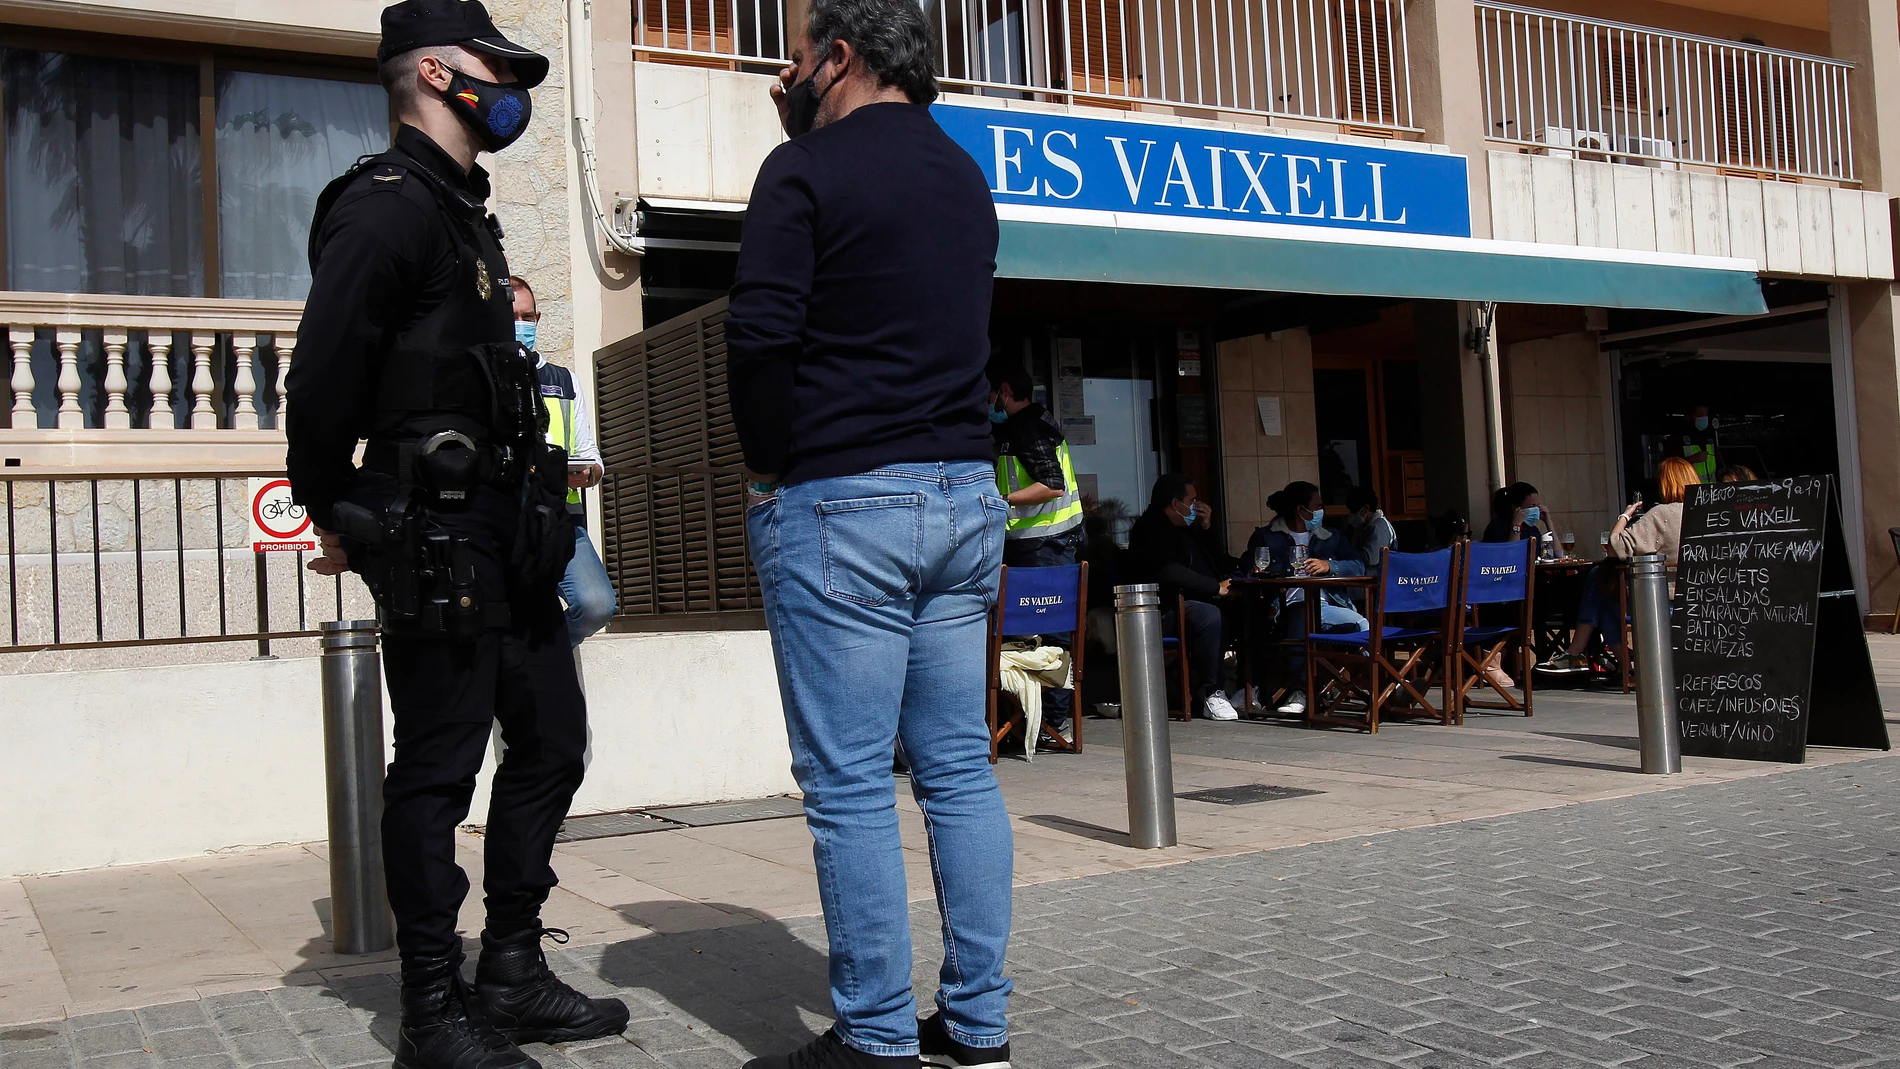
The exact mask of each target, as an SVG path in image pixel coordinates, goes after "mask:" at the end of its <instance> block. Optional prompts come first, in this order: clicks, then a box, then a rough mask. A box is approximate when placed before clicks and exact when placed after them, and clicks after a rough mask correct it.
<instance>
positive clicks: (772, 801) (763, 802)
mask: <svg viewBox="0 0 1900 1069" xmlns="http://www.w3.org/2000/svg"><path fill="white" fill-rule="evenodd" d="M647 813H648V814H649V815H650V816H655V817H659V818H661V819H662V820H670V821H672V822H673V823H675V824H684V825H686V826H687V827H689V828H706V827H711V826H712V825H714V824H744V823H746V822H748V821H754V820H780V819H782V818H785V817H802V816H804V815H805V803H804V802H802V801H800V800H799V799H797V798H753V799H749V800H747V801H743V802H711V803H709V804H706V805H678V806H671V807H668V808H666V809H649V810H647Z"/></svg>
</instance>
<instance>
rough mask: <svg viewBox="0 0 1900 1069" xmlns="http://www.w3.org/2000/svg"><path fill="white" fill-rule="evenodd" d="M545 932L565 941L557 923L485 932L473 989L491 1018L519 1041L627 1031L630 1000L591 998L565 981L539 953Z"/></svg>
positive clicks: (571, 1038)
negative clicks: (506, 933) (510, 931)
mask: <svg viewBox="0 0 1900 1069" xmlns="http://www.w3.org/2000/svg"><path fill="white" fill-rule="evenodd" d="M543 935H549V936H553V937H554V938H555V940H556V941H558V942H562V943H565V942H567V933H566V932H564V931H562V930H560V929H559V928H529V929H528V930H526V931H524V932H517V933H515V934H514V935H510V936H505V937H502V938H496V937H495V936H493V935H491V934H489V933H488V932H483V933H482V956H481V960H480V961H478V962H477V963H476V965H475V994H476V997H477V998H478V999H480V1001H481V1005H482V1011H483V1012H484V1013H485V1014H487V1016H488V1019H489V1020H490V1021H492V1022H493V1023H494V1026H495V1027H496V1028H498V1029H500V1030H501V1032H502V1034H503V1035H505V1036H507V1037H508V1038H509V1039H512V1040H514V1041H515V1042H516V1043H568V1042H573V1041H575V1040H582V1039H599V1038H600V1037H602V1036H617V1035H619V1034H620V1033H622V1032H625V1031H626V1030H627V1018H628V1016H629V1014H628V1012H627V1007H626V1004H625V1003H623V1002H621V1001H620V1000H619V999H613V998H588V997H587V996H586V995H583V994H581V993H580V992H579V991H576V990H574V989H573V988H571V987H569V986H567V985H566V984H564V983H562V982H561V980H560V978H559V977H557V976H555V975H554V973H553V972H552V971H551V970H550V969H549V968H548V959H547V957H546V956H545V955H543V954H542V953H541V937H542V936H543ZM484 1069H486V1067H484Z"/></svg>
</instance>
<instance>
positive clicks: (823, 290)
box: [726, 104, 997, 483]
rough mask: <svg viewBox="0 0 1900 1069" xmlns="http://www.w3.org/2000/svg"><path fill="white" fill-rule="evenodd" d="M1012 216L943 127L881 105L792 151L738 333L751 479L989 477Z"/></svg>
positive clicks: (773, 175)
mask: <svg viewBox="0 0 1900 1069" xmlns="http://www.w3.org/2000/svg"><path fill="white" fill-rule="evenodd" d="M996 240H997V231H996V208H995V206H994V205H993V204H992V203H991V201H990V192H989V186H988V184H987V183H986V182H985V181H984V178H983V172H982V171H981V170H980V169H979V168H978V167H977V165H976V161H975V160H972V159H971V158H970V156H969V154H968V153H966V152H964V151H963V149H962V148H960V147H958V146H957V144H956V142H954V141H952V140H950V137H949V135H947V134H945V133H944V132H943V129H942V128H941V127H939V126H938V125H937V123H936V120H934V119H932V118H931V117H930V109H929V108H927V107H925V106H922V105H917V104H871V105H868V106H865V107H861V108H859V109H857V110H856V111H853V112H852V113H851V114H849V115H847V116H845V117H844V118H843V119H841V120H839V121H837V122H834V123H830V124H828V125H826V126H823V127H820V128H818V129H816V130H813V131H812V132H810V133H808V134H805V135H804V136H802V137H798V138H794V139H793V140H791V141H788V142H786V143H785V144H783V145H780V146H779V147H778V148H777V149H776V150H774V151H773V153H772V154H771V156H769V157H767V158H766V161H765V164H764V166H762V167H761V168H760V169H759V177H758V181H757V183H756V184H755V185H754V186H753V188H752V203H751V204H750V206H749V207H748V208H747V209H746V221H745V231H744V235H743V239H742V241H741V244H740V249H739V268H738V273H737V276H736V278H735V281H734V282H733V286H732V311H731V318H730V319H729V320H728V321H727V323H726V368H727V388H728V390H730V392H731V395H732V415H733V419H734V421H735V422H736V423H737V425H738V431H739V442H740V445H741V446H742V447H743V448H744V450H745V460H746V465H747V466H748V467H750V468H751V469H752V470H753V471H756V472H759V473H762V474H769V475H777V476H778V477H779V479H780V481H782V482H788V483H791V482H804V481H808V480H811V479H823V478H831V477H834V476H840V475H855V474H858V473H860V472H865V471H869V470H871V469H873V468H876V467H880V466H882V465H885V464H899V463H915V462H931V461H951V460H983V461H987V460H990V459H991V458H992V456H993V453H992V449H991V445H990V424H989V414H988V411H987V409H988V399H989V383H988V381H987V379H986V378H985V376H984V366H985V364H986V363H987V361H988V359H989V352H990V343H989V320H990V290H991V284H992V280H993V279H994V276H995V274H996Z"/></svg>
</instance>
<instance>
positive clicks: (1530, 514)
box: [1483, 483, 1554, 542]
mask: <svg viewBox="0 0 1900 1069" xmlns="http://www.w3.org/2000/svg"><path fill="white" fill-rule="evenodd" d="M1547 519H1548V517H1546V516H1545V515H1544V510H1543V507H1542V499H1541V498H1539V497H1538V496H1537V487H1535V486H1532V485H1531V484H1530V483H1512V484H1511V485H1509V486H1507V487H1504V488H1503V489H1502V490H1499V491H1498V492H1497V493H1495V494H1492V495H1491V523H1490V524H1489V525H1488V526H1486V527H1485V529H1484V538H1483V541H1486V542H1517V541H1521V540H1523V539H1526V538H1529V539H1538V538H1542V537H1543V534H1544V530H1548V529H1549V527H1545V528H1544V529H1542V530H1540V529H1539V527H1538V525H1539V524H1540V523H1543V522H1545V521H1546V520H1547ZM1552 526H1554V525H1552Z"/></svg>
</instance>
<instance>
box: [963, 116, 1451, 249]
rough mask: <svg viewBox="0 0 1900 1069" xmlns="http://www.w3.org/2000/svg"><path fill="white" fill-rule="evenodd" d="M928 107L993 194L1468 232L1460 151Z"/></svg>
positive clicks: (1191, 214)
mask: <svg viewBox="0 0 1900 1069" xmlns="http://www.w3.org/2000/svg"><path fill="white" fill-rule="evenodd" d="M931 112H932V114H934V115H935V116H936V118H937V122H938V124H939V125H941V126H942V127H943V128H944V130H945V131H947V132H948V133H949V134H950V136H951V138H952V139H954V140H955V141H956V142H957V143H958V144H959V145H962V146H963V148H964V149H965V150H966V151H968V152H969V154H970V155H971V156H973V157H975V158H976V162H977V163H978V164H979V165H980V166H981V167H982V168H983V174H984V176H985V177H986V178H988V179H989V183H990V193H991V194H992V195H994V196H995V198H996V203H998V204H1033V205H1040V206H1043V207H1050V208H1085V209H1090V210H1094V211H1109V212H1135V213H1140V214H1144V215H1168V216H1181V217H1186V218H1194V219H1220V220H1230V221H1231V220H1244V221H1248V222H1262V223H1284V224H1291V225H1295V226H1313V227H1330V228H1334V229H1341V230H1370V231H1374V232H1383V233H1393V234H1435V235H1442V236H1446V237H1461V238H1462V237H1470V236H1471V201H1470V191H1469V189H1467V188H1466V185H1465V181H1466V179H1465V160H1464V157H1462V156H1453V155H1448V154H1446V153H1442V152H1411V151H1406V150H1404V149H1387V148H1373V147H1371V146H1367V145H1355V144H1343V143H1340V142H1335V141H1318V140H1307V139H1305V138H1297V137H1284V136H1280V135H1275V134H1255V133H1244V132H1241V131H1237V130H1207V129H1200V128H1197V127H1192V126H1174V125H1164V124H1160V123H1140V122H1118V121H1115V120H1110V119H1094V118H1087V117H1084V116H1079V115H1059V114H1049V113H1045V112H1034V111H1019V110H1014V109H1003V108H985V107H971V106H968V105H957V104H947V103H941V102H940V103H938V104H936V105H935V106H933V107H932V108H931Z"/></svg>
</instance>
